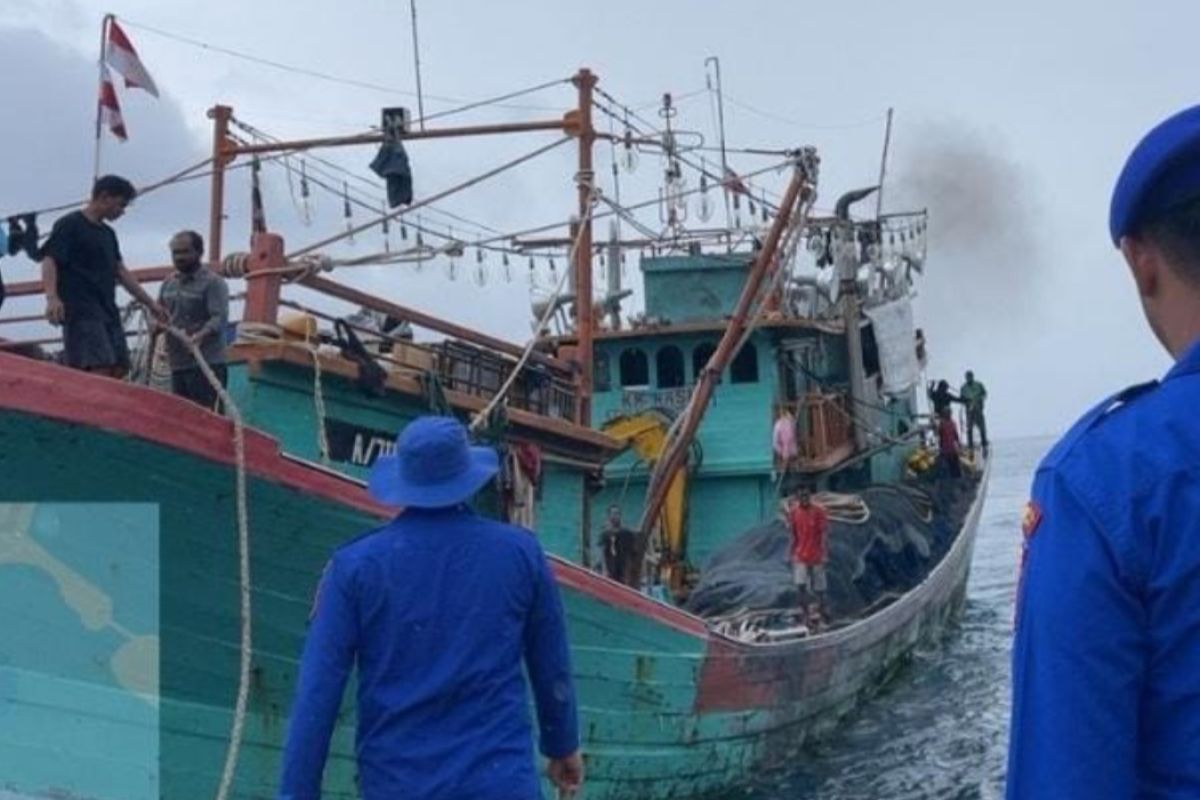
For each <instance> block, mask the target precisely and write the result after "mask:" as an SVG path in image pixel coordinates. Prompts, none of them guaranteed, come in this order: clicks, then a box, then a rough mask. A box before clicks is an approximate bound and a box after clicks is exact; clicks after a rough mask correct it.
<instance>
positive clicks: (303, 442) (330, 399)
mask: <svg viewBox="0 0 1200 800" xmlns="http://www.w3.org/2000/svg"><path fill="white" fill-rule="evenodd" d="M321 389H322V396H323V398H324V405H325V416H326V418H327V419H336V420H341V421H344V422H348V423H352V424H354V425H356V426H361V427H364V428H370V429H372V430H374V431H378V432H379V434H380V436H379V439H378V440H376V441H373V442H371V443H368V444H367V445H366V446H365V447H363V448H359V449H360V450H361V451H363V453H364V454H366V455H370V456H371V458H372V459H373V458H374V456H375V455H376V454H377V453H378V452H379V448H378V447H375V445H376V444H380V445H382V444H383V443H384V442H388V443H390V442H391V441H392V440H393V439H394V438H395V436H396V433H397V432H398V431H400V430H401V429H402V428H403V427H404V426H405V425H407V424H408V423H409V422H412V421H413V420H414V419H416V418H417V417H419V416H421V415H423V414H428V413H430V412H429V410H428V409H427V408H426V407H425V405H424V404H423V403H422V402H421V401H419V400H417V399H416V398H409V397H407V396H405V395H401V394H397V393H391V394H389V395H387V396H386V397H383V398H373V397H367V396H365V395H364V394H363V393H362V392H361V391H360V390H359V388H358V386H357V385H356V384H355V383H354V382H353V381H349V380H346V379H345V378H343V377H341V376H337V375H325V376H323V378H322V381H321ZM229 391H230V394H231V396H232V397H233V399H234V402H235V403H236V404H237V406H238V408H239V410H240V411H241V413H242V416H243V418H244V419H245V420H246V422H247V423H248V424H252V425H254V426H255V427H256V428H259V429H260V430H264V431H266V432H267V433H269V434H270V435H272V436H274V437H275V438H276V439H278V440H279V443H280V446H281V447H282V449H283V450H284V452H286V453H289V454H291V455H295V456H298V457H300V458H304V459H307V460H309V461H312V462H314V463H320V462H321V455H320V451H319V449H318V444H317V412H316V406H315V404H314V402H313V376H312V372H311V371H309V370H307V369H304V368H299V367H296V366H293V365H289V364H264V365H262V367H261V368H260V369H259V371H258V373H257V374H256V375H254V376H251V375H250V373H249V371H248V370H247V369H246V368H245V366H244V365H240V364H234V365H232V368H231V369H230V371H229ZM328 466H329V467H331V468H332V469H336V470H337V471H339V472H342V473H344V474H346V475H349V476H351V477H353V478H358V479H359V480H366V479H367V477H368V475H369V474H370V467H369V466H366V465H359V464H355V463H349V462H346V461H335V462H331V463H330V464H329V465H328ZM542 472H543V481H542V486H541V490H540V492H539V494H538V500H537V508H536V513H535V521H536V524H535V528H536V533H537V535H538V538H539V539H540V540H541V542H542V546H543V547H544V548H545V549H546V550H547V551H549V552H551V553H555V554H557V555H561V556H563V557H564V558H569V559H571V560H573V561H579V560H581V558H582V555H583V548H582V525H581V522H580V516H581V514H582V513H583V509H584V505H583V500H584V488H585V483H586V476H585V474H584V472H583V470H581V469H579V468H577V467H572V466H566V465H563V464H560V463H556V462H554V461H553V460H552V459H551V458H547V459H546V460H544V462H543V471H542ZM472 505H473V507H474V508H475V510H476V511H478V512H479V513H481V514H485V515H487V516H490V517H493V518H495V517H498V516H499V496H498V494H497V492H496V491H495V487H494V486H489V487H488V488H485V489H484V491H482V492H480V493H479V495H477V496H476V497H475V499H474V500H473V502H472Z"/></svg>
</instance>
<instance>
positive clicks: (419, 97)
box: [408, 0, 425, 130]
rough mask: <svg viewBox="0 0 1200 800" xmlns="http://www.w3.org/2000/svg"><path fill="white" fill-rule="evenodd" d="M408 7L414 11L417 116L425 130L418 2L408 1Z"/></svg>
mask: <svg viewBox="0 0 1200 800" xmlns="http://www.w3.org/2000/svg"><path fill="white" fill-rule="evenodd" d="M408 7H409V9H410V10H411V11H412V40H413V64H414V66H415V67H416V73H417V114H418V115H420V117H421V119H420V123H421V130H425V95H424V93H423V92H422V91H421V44H420V38H419V37H418V36H417V0H408Z"/></svg>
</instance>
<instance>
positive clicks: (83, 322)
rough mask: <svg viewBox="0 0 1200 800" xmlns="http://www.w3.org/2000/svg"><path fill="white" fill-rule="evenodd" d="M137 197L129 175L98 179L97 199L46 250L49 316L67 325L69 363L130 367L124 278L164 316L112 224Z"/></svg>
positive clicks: (65, 221)
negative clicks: (120, 300)
mask: <svg viewBox="0 0 1200 800" xmlns="http://www.w3.org/2000/svg"><path fill="white" fill-rule="evenodd" d="M136 196H137V191H136V190H135V189H134V188H133V184H131V183H130V182H129V181H127V180H125V179H124V178H121V177H118V176H117V175H105V176H104V177H102V178H99V179H97V180H96V183H95V184H94V185H93V186H92V198H91V200H89V201H88V203H87V205H85V206H84V207H83V209H82V210H80V211H72V212H71V213H70V214H67V215H66V216H64V217H62V218H60V219H59V220H58V221H57V222H55V223H54V227H53V228H52V229H51V231H50V238H49V239H48V240H47V241H46V246H45V247H44V248H43V249H42V290H43V291H44V292H45V294H46V319H48V320H50V322H51V324H54V325H61V326H62V328H63V359H64V363H65V364H66V365H67V366H69V367H75V368H76V369H82V370H86V371H88V372H97V373H100V374H102V375H109V376H111V377H114V378H123V377H125V373H126V372H128V371H129V348H128V347H127V346H126V343H125V328H124V325H123V324H122V323H121V314H120V312H119V311H118V310H117V283H118V282H119V283H120V284H121V285H122V286H124V287H125V289H126V290H127V291H128V292H129V293H130V294H131V295H133V296H134V298H135V299H136V300H137V301H138V302H139V303H141V304H142V305H144V306H146V307H147V308H148V309H150V311H151V313H153V314H154V315H155V316H156V317H158V318H159V319H162V318H163V311H162V309H161V308H160V307H159V305H158V304H157V303H155V302H154V300H153V299H151V297H150V295H149V294H147V293H146V290H145V289H143V288H142V286H141V284H139V283H138V281H137V278H135V277H133V274H132V273H131V272H130V271H129V270H128V269H126V268H125V264H124V263H123V262H122V260H121V249H120V247H119V246H118V245H117V234H116V233H115V232H113V229H112V228H110V227H109V226H108V225H107V224H106V223H108V222H112V221H114V220H117V219H120V218H121V215H122V214H124V213H125V209H126V208H128V207H129V204H130V203H132V202H133V199H134V197H136Z"/></svg>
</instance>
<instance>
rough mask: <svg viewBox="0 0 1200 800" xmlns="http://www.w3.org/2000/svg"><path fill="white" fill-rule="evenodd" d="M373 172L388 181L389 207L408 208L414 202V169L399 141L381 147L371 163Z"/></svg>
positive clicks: (386, 142)
mask: <svg viewBox="0 0 1200 800" xmlns="http://www.w3.org/2000/svg"><path fill="white" fill-rule="evenodd" d="M371 171H372V172H374V173H375V174H376V175H378V176H379V177H381V178H383V179H384V180H385V181H387V196H388V205H389V206H390V207H391V208H395V207H396V206H407V205H410V204H411V203H412V201H413V176H412V168H411V167H410V166H409V164H408V153H406V152H405V151H404V144H403V143H402V142H400V140H399V139H389V140H387V141H385V142H384V143H383V144H382V145H380V147H379V152H378V153H376V154H375V159H374V160H373V161H372V162H371Z"/></svg>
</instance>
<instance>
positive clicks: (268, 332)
mask: <svg viewBox="0 0 1200 800" xmlns="http://www.w3.org/2000/svg"><path fill="white" fill-rule="evenodd" d="M282 338H283V329H282V328H280V327H279V326H278V325H271V324H269V323H263V322H243V323H240V324H239V325H238V341H241V342H279V341H281V340H282ZM304 346H305V347H304V349H305V350H307V351H308V354H309V356H311V357H312V363H313V409H314V413H315V414H316V417H317V452H318V453H320V456H321V463H322V464H325V465H326V466H328V465H329V462H330V456H329V436H328V434H327V433H326V432H325V419H326V416H327V415H326V411H325V390H324V385H323V382H322V376H323V372H322V370H321V353H320V348H319V347H318V345H316V344H312V343H310V342H309V341H308V338H307V337H305V340H304Z"/></svg>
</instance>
